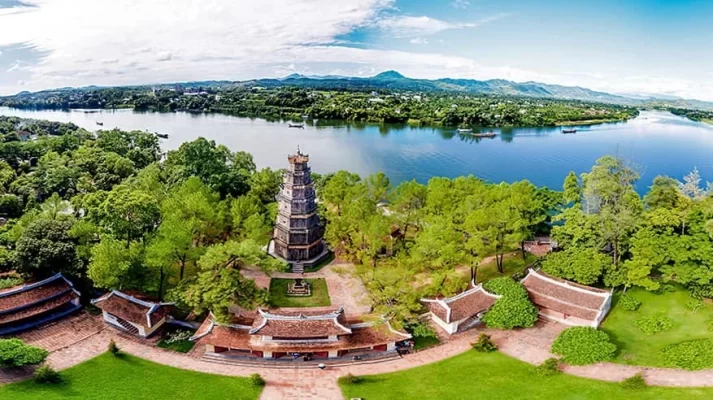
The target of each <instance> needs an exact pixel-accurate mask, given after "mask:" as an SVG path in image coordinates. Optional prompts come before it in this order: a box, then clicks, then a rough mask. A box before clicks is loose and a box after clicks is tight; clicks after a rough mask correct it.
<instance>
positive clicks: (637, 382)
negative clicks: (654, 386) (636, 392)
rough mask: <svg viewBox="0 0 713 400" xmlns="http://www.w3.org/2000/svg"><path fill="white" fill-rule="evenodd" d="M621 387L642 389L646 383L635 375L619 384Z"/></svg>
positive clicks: (639, 375) (642, 378) (641, 377)
mask: <svg viewBox="0 0 713 400" xmlns="http://www.w3.org/2000/svg"><path fill="white" fill-rule="evenodd" d="M620 384H621V386H622V387H623V388H625V389H644V388H645V387H646V386H648V385H646V381H645V380H644V377H643V376H641V374H636V375H634V376H630V377H628V378H626V379H624V380H623V381H621V382H620Z"/></svg>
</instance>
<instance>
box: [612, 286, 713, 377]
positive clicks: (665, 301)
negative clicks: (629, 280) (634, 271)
mask: <svg viewBox="0 0 713 400" xmlns="http://www.w3.org/2000/svg"><path fill="white" fill-rule="evenodd" d="M629 293H630V294H631V295H633V296H634V297H636V298H638V299H639V300H641V301H642V303H643V304H642V305H641V307H639V309H638V310H637V311H626V310H624V309H622V308H618V307H617V306H616V303H617V300H618V298H619V296H620V295H621V293H617V294H616V295H615V296H614V305H613V307H612V311H611V312H610V313H609V315H608V316H607V318H606V319H605V320H604V323H603V324H602V329H603V330H605V331H606V332H607V333H609V335H611V337H612V339H613V340H614V341H615V342H616V344H617V346H618V347H619V353H618V355H617V357H616V359H615V360H614V361H615V362H619V363H623V364H635V365H647V366H657V367H661V366H664V362H663V357H662V356H661V349H663V348H664V347H666V346H668V345H670V344H674V343H680V342H684V341H688V340H694V339H706V338H713V332H711V331H709V330H708V323H709V322H708V321H710V320H711V318H713V305H711V304H709V303H704V305H703V307H701V308H700V309H699V310H698V311H695V312H694V311H692V310H690V309H688V308H687V307H686V303H688V302H689V301H691V297H690V296H689V294H688V291H686V290H685V289H678V290H676V291H675V292H664V293H662V294H654V293H651V292H647V291H645V290H643V289H630V290H629ZM652 315H665V316H667V317H669V318H671V320H672V321H673V328H672V329H671V330H669V331H666V332H660V333H657V334H655V335H651V336H647V335H645V334H644V333H643V332H642V331H641V330H640V329H639V328H637V327H636V325H634V321H635V320H637V319H639V318H641V317H643V316H652Z"/></svg>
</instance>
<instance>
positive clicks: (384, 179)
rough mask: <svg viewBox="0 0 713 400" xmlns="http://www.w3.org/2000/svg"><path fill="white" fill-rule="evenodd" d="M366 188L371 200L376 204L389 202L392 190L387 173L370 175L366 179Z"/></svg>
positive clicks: (380, 172)
mask: <svg viewBox="0 0 713 400" xmlns="http://www.w3.org/2000/svg"><path fill="white" fill-rule="evenodd" d="M366 188H367V192H368V193H369V198H370V199H371V201H372V202H373V203H374V204H378V203H380V202H383V201H387V200H388V198H387V197H388V196H387V195H388V194H389V191H390V190H391V182H390V181H389V177H388V176H386V174H385V173H383V172H382V171H379V172H377V173H375V174H372V175H369V177H368V178H367V179H366Z"/></svg>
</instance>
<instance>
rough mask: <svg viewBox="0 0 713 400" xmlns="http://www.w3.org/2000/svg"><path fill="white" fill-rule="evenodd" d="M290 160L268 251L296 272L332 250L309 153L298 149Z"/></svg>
mask: <svg viewBox="0 0 713 400" xmlns="http://www.w3.org/2000/svg"><path fill="white" fill-rule="evenodd" d="M287 160H288V161H289V166H288V168H287V171H286V172H285V175H284V177H283V183H282V186H281V188H280V193H279V194H278V195H277V197H276V199H277V202H278V204H279V206H278V211H277V221H276V223H275V230H274V233H273V237H272V240H271V241H270V244H269V245H268V252H269V253H270V255H272V256H273V257H276V258H279V259H282V260H284V261H285V262H287V263H289V264H290V265H291V266H292V271H293V272H303V271H304V267H309V266H313V265H315V264H318V263H319V262H320V261H321V260H322V259H324V258H325V257H326V256H327V254H328V250H327V246H325V244H324V239H323V236H324V232H323V230H322V228H321V227H320V225H319V217H318V216H317V205H316V204H315V193H314V183H313V182H312V177H311V175H310V168H309V166H308V165H307V163H308V162H309V155H307V154H302V153H301V152H300V151H299V149H298V150H297V154H293V155H290V156H288V157H287Z"/></svg>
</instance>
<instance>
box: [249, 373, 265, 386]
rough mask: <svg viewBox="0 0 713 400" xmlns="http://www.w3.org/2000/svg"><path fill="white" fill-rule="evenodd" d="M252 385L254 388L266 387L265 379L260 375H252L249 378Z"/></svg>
mask: <svg viewBox="0 0 713 400" xmlns="http://www.w3.org/2000/svg"><path fill="white" fill-rule="evenodd" d="M248 379H249V380H250V384H251V385H253V386H265V379H264V378H263V377H262V375H260V374H257V373H255V374H250V376H249V377H248Z"/></svg>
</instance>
